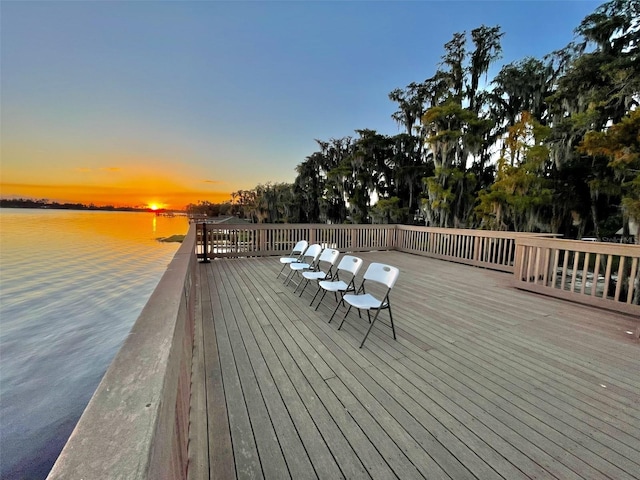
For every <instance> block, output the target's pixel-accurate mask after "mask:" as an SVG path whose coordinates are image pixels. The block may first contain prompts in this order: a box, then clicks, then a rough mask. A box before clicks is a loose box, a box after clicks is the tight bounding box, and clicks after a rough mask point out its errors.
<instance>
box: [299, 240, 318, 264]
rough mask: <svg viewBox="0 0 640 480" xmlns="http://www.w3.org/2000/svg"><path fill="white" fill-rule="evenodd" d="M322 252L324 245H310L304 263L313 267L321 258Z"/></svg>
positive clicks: (303, 258) (303, 257)
mask: <svg viewBox="0 0 640 480" xmlns="http://www.w3.org/2000/svg"><path fill="white" fill-rule="evenodd" d="M320 252H322V245H320V244H319V243H314V244H313V245H309V248H307V250H306V251H305V252H304V255H303V256H302V261H303V262H304V263H308V264H309V265H313V264H315V263H316V260H318V257H319V256H320Z"/></svg>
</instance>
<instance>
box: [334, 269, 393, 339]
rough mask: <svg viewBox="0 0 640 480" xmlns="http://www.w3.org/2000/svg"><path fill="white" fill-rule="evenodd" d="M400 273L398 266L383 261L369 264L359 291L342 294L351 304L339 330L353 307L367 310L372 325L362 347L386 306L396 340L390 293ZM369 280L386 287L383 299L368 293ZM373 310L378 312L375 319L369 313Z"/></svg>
mask: <svg viewBox="0 0 640 480" xmlns="http://www.w3.org/2000/svg"><path fill="white" fill-rule="evenodd" d="M399 274H400V270H398V269H397V268H396V267H392V266H390V265H385V264H383V263H372V264H371V265H369V268H367V271H366V272H364V277H363V279H362V284H361V285H360V288H359V289H358V291H357V293H348V294H346V295H343V296H342V300H343V301H344V302H346V303H347V304H348V305H349V308H347V311H346V313H345V314H344V317H343V318H342V322H340V326H339V327H338V330H340V329H341V328H342V324H344V321H345V320H346V318H347V315H349V311H351V307H355V308H357V309H358V311H360V310H366V311H367V318H368V319H369V323H370V325H369V329H368V330H367V333H366V334H365V335H364V338H363V339H362V343H361V344H360V348H362V346H363V345H364V342H365V340H366V339H367V337H368V336H369V332H371V329H372V328H373V325H374V324H375V323H376V320H377V319H378V315H379V314H380V311H381V310H384V309H385V308H386V309H388V310H389V319H390V320H391V331H392V332H393V339H394V340H395V338H396V329H395V327H394V326H393V316H392V315H391V304H390V301H389V293H390V292H391V289H392V288H393V286H394V285H395V283H396V280H398V275H399ZM367 282H369V284H371V283H377V284H380V285H382V286H383V287H386V292H385V293H384V296H382V300H379V299H378V298H376V297H375V296H373V295H372V294H370V293H367V292H366V291H365V284H366V283H367ZM371 310H375V311H376V314H375V316H374V317H373V320H371V315H370V313H369V312H370V311H371Z"/></svg>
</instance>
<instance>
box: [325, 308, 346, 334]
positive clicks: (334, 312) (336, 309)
mask: <svg viewBox="0 0 640 480" xmlns="http://www.w3.org/2000/svg"><path fill="white" fill-rule="evenodd" d="M338 308H340V302H338V304H337V305H336V308H335V310H334V311H333V313H332V314H331V318H329V321H328V322H327V323H331V320H333V316H334V315H335V314H336V312H337V311H338ZM349 308H351V307H349ZM347 313H349V310H347ZM343 322H344V320H343ZM340 325H342V324H340ZM338 330H340V329H339V328H338Z"/></svg>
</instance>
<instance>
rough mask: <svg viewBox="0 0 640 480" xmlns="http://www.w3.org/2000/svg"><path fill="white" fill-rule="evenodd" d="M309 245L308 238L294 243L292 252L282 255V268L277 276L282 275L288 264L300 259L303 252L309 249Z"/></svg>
mask: <svg viewBox="0 0 640 480" xmlns="http://www.w3.org/2000/svg"><path fill="white" fill-rule="evenodd" d="M308 245H309V243H308V242H307V241H306V240H300V241H299V242H298V243H296V244H295V245H294V247H293V250H291V253H290V254H289V255H288V256H286V257H280V263H281V264H282V268H281V269H280V271H279V272H278V275H276V278H278V277H279V276H280V275H282V272H283V271H284V269H285V267H286V266H287V265H289V264H291V263H294V262H299V261H300V258H301V257H302V254H303V253H304V252H305V250H306V249H307V246H308Z"/></svg>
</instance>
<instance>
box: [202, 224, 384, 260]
mask: <svg viewBox="0 0 640 480" xmlns="http://www.w3.org/2000/svg"><path fill="white" fill-rule="evenodd" d="M395 233H396V226H395V225H383V226H381V225H325V224H296V225H292V224H251V225H216V224H213V225H212V224H204V223H202V224H199V225H198V256H199V257H200V258H202V257H204V255H205V252H206V256H207V258H219V257H262V256H269V255H285V254H287V253H289V252H290V251H291V249H292V248H293V246H294V245H295V244H296V242H298V241H299V240H307V241H308V242H309V244H312V243H320V244H321V245H323V246H324V247H331V248H335V249H338V250H340V251H343V252H346V251H348V252H364V251H372V250H390V249H393V248H394V245H395ZM205 245H206V249H205Z"/></svg>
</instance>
